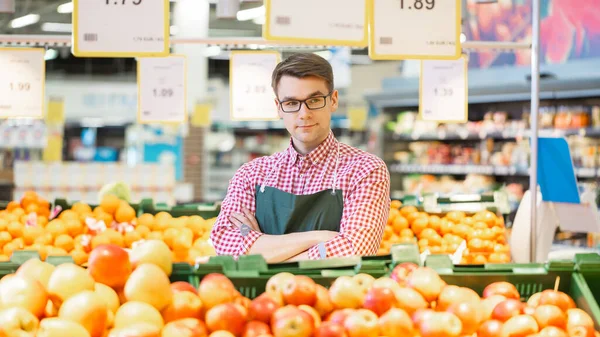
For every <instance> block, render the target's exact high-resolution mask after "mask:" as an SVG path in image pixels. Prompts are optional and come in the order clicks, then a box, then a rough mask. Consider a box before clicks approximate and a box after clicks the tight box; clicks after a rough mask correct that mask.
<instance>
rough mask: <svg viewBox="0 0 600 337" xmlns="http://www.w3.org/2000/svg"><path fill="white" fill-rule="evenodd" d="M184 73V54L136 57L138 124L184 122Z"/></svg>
mask: <svg viewBox="0 0 600 337" xmlns="http://www.w3.org/2000/svg"><path fill="white" fill-rule="evenodd" d="M186 72H187V71H186V58H185V56H175V55H172V56H168V57H148V58H139V59H138V63H137V74H138V122H139V123H142V124H148V123H185V122H186V120H187V110H186V104H187V101H186V96H187V95H186V90H187V83H186Z"/></svg>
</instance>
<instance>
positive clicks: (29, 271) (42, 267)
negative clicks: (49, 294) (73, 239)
mask: <svg viewBox="0 0 600 337" xmlns="http://www.w3.org/2000/svg"><path fill="white" fill-rule="evenodd" d="M54 269H55V267H54V265H52V264H50V263H47V262H42V261H40V260H39V259H29V260H27V261H26V262H25V263H23V264H22V265H21V266H20V267H19V269H17V271H16V273H15V275H17V276H24V277H29V278H31V279H33V280H36V281H38V282H40V283H41V284H42V286H43V287H44V289H47V287H48V280H50V275H52V272H53V271H54ZM3 280H4V279H3Z"/></svg>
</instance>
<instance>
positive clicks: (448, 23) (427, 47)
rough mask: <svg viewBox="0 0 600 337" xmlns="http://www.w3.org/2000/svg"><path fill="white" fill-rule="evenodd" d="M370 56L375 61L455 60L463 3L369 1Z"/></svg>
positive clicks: (447, 0)
mask: <svg viewBox="0 0 600 337" xmlns="http://www.w3.org/2000/svg"><path fill="white" fill-rule="evenodd" d="M369 5H370V8H369V15H370V16H371V20H370V36H369V56H370V57H371V58H372V59H374V60H406V59H437V60H456V59H458V58H459V57H460V55H461V46H460V32H461V14H462V13H461V0H370V1H369Z"/></svg>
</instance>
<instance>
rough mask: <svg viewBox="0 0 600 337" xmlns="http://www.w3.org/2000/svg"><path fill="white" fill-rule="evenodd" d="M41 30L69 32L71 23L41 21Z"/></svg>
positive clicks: (71, 26) (71, 27)
mask: <svg viewBox="0 0 600 337" xmlns="http://www.w3.org/2000/svg"><path fill="white" fill-rule="evenodd" d="M42 30H43V31H44V32H57V33H71V32H72V31H73V25H71V24H70V23H59V22H44V23H42Z"/></svg>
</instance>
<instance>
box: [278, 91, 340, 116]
mask: <svg viewBox="0 0 600 337" xmlns="http://www.w3.org/2000/svg"><path fill="white" fill-rule="evenodd" d="M331 94H332V92H330V93H329V94H327V95H325V96H312V97H309V98H307V99H305V100H303V101H300V100H295V99H294V100H289V101H283V102H279V107H280V108H281V111H283V112H288V113H291V112H298V111H300V109H301V108H302V104H303V103H304V104H305V105H306V107H307V108H308V109H309V110H318V109H322V108H324V107H325V105H327V97H329V96H331Z"/></svg>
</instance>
